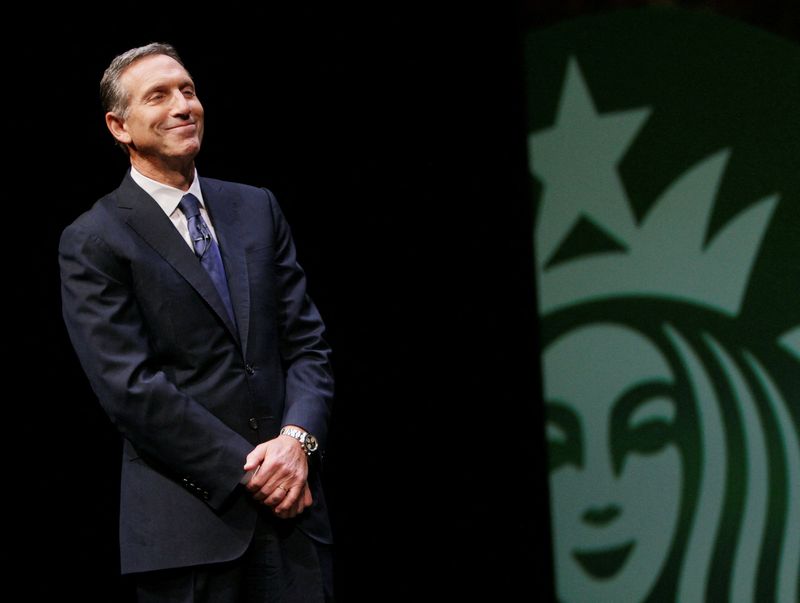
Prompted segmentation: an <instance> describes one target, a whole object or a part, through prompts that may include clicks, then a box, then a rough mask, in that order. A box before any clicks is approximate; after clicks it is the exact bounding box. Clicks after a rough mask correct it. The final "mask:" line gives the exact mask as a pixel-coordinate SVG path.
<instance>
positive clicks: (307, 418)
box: [265, 189, 334, 451]
mask: <svg viewBox="0 0 800 603" xmlns="http://www.w3.org/2000/svg"><path fill="white" fill-rule="evenodd" d="M265 191H266V193H267V195H268V197H269V200H270V204H271V208H272V215H273V224H274V225H275V233H274V236H275V244H276V251H275V263H276V275H277V279H278V285H279V293H278V308H279V317H278V321H279V329H280V341H281V349H280V353H281V358H282V360H283V363H284V367H285V368H284V370H285V373H286V402H285V407H284V415H283V424H284V425H298V426H300V427H302V428H304V429H305V430H306V431H308V432H309V433H312V434H313V435H314V437H316V438H317V440H318V441H319V444H320V450H322V451H324V449H325V446H326V443H327V437H328V421H329V418H330V413H331V405H332V402H333V389H334V388H333V372H332V368H331V364H330V352H331V350H330V346H329V345H328V343H327V342H326V341H325V339H324V338H323V335H324V332H325V324H324V323H323V321H322V317H321V316H320V314H319V311H318V310H317V308H316V306H315V305H314V303H313V302H312V301H311V298H310V297H309V296H308V293H307V291H306V277H305V273H304V272H303V269H302V268H301V267H300V265H299V264H298V263H297V253H296V250H295V246H294V241H293V240H292V234H291V230H290V228H289V225H288V224H287V222H286V218H285V217H284V216H283V213H282V212H281V210H280V207H279V206H278V204H277V202H276V200H275V197H274V196H273V195H272V193H270V192H269V191H268V190H266V189H265Z"/></svg>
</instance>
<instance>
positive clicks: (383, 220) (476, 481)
mask: <svg viewBox="0 0 800 603" xmlns="http://www.w3.org/2000/svg"><path fill="white" fill-rule="evenodd" d="M282 4H286V3H282ZM376 4H377V3H376ZM430 4H433V3H430ZM461 4H462V3H458V4H456V3H454V4H453V6H451V7H440V8H438V9H434V8H431V6H430V5H428V6H420V7H411V6H409V5H408V4H406V3H395V4H393V5H386V4H385V3H380V7H376V6H373V7H372V8H363V7H359V8H358V9H356V8H355V7H350V8H348V7H343V6H341V5H340V6H335V7H332V6H327V7H315V6H312V5H310V4H301V5H299V6H296V7H293V8H286V7H281V8H276V7H273V6H272V3H264V4H263V5H239V4H237V3H233V2H228V3H220V4H218V5H217V6H216V8H215V9H214V11H213V12H209V11H207V10H202V11H200V12H199V13H192V12H190V11H192V10H194V11H197V10H198V9H197V8H196V7H193V6H180V7H167V6H164V5H156V4H152V5H151V4H144V3H143V4H136V5H130V6H127V7H126V8H125V9H124V10H120V11H117V14H109V11H108V10H106V11H100V12H91V13H89V12H87V13H86V14H81V13H79V12H76V9H74V8H69V9H66V8H64V9H60V10H55V11H54V10H49V11H46V14H41V15H39V14H33V13H31V14H30V16H29V18H28V19H22V20H20V22H19V25H18V26H19V27H20V28H21V29H22V30H23V33H24V34H27V36H28V37H27V39H28V40H29V42H27V43H25V44H21V45H18V46H16V47H14V48H12V49H8V50H7V51H6V53H5V55H6V59H7V61H6V62H7V64H8V65H9V66H10V67H11V69H10V70H6V74H5V75H6V80H7V82H8V88H7V92H6V94H7V96H6V98H5V100H4V101H3V106H4V113H5V115H6V125H7V131H9V132H10V133H11V135H12V136H11V138H10V140H6V145H7V146H13V155H14V157H15V158H17V159H16V160H15V161H14V162H12V163H11V164H10V166H9V165H7V166H6V170H5V171H6V179H7V180H10V181H12V183H13V184H14V185H15V186H14V187H13V190H14V192H15V194H14V195H11V196H10V197H9V198H8V199H7V202H8V203H10V204H11V205H12V208H14V212H13V217H14V220H15V222H16V223H19V224H22V225H23V226H22V227H21V228H20V230H19V232H17V236H23V237H30V236H32V235H31V234H30V233H31V232H36V233H38V234H37V238H36V242H35V243H34V244H32V245H29V246H28V247H30V248H32V249H33V251H32V252H30V253H26V254H25V255H24V256H23V257H20V256H19V254H16V253H14V252H13V251H12V254H11V255H10V256H9V255H7V257H10V258H11V259H14V260H15V261H14V262H13V263H14V264H15V265H17V266H20V265H21V266H22V268H23V271H22V272H23V274H22V275H21V276H22V277H21V278H19V279H17V280H15V281H14V282H15V286H13V287H10V288H9V289H8V291H9V293H10V295H11V297H12V301H14V302H16V303H17V304H19V305H20V306H21V308H20V309H21V311H19V310H16V309H15V310H13V311H11V312H9V315H10V317H11V320H10V321H9V322H10V323H11V325H10V328H9V329H8V331H7V333H8V337H9V340H10V341H15V340H16V339H17V338H21V339H22V341H23V343H24V347H23V348H22V351H21V353H18V354H17V353H16V349H17V348H9V349H10V350H11V351H14V352H15V356H16V359H17V360H18V362H15V363H14V364H12V367H13V370H12V372H11V374H9V375H8V378H9V379H10V382H12V383H16V382H20V383H24V384H26V387H25V389H23V390H22V393H17V394H13V395H12V394H10V393H9V394H7V396H6V397H7V406H8V407H9V409H10V411H9V414H8V415H7V416H8V417H9V422H8V423H7V424H6V430H5V431H6V434H7V438H6V440H7V441H9V440H11V441H14V442H23V444H22V445H21V446H20V445H19V444H17V445H14V446H13V447H12V449H11V450H12V452H11V454H6V462H7V465H8V466H9V468H10V470H9V471H6V476H7V477H6V484H7V486H8V488H9V489H8V490H7V497H6V499H7V502H9V503H10V504H11V505H12V513H11V515H10V516H9V517H11V524H12V525H10V526H9V532H10V533H12V534H13V535H15V536H20V538H18V539H17V538H15V539H14V540H13V542H14V544H9V545H8V547H7V550H6V556H7V559H6V562H10V564H11V567H12V568H13V572H12V574H11V577H12V581H19V582H20V584H23V585H25V586H26V587H27V588H32V589H33V592H34V594H35V595H36V596H35V597H34V598H33V599H30V600H38V598H42V600H43V597H45V596H67V597H70V598H76V599H77V600H80V601H90V600H102V601H127V600H128V595H127V592H128V585H127V583H126V582H125V581H124V580H120V579H119V577H118V571H119V567H118V552H117V544H118V543H117V540H116V530H117V504H118V498H117V497H118V493H117V488H118V459H119V455H118V450H119V441H118V437H117V436H116V434H115V431H114V430H113V428H112V427H111V425H110V423H109V421H108V420H107V419H106V417H105V415H104V414H103V413H102V411H101V410H100V407H99V405H98V404H97V402H96V401H95V399H94V397H93V395H92V393H91V391H90V389H89V387H88V383H87V381H86V379H85V377H84V376H83V374H82V372H81V370H80V368H79V366H78V364H77V360H76V358H75V356H74V354H73V352H72V350H71V347H70V346H69V343H68V341H67V338H66V334H65V331H64V328H63V325H62V322H61V316H60V306H59V304H60V299H59V290H58V287H59V283H58V267H57V257H56V249H57V243H58V237H59V234H60V232H61V230H62V229H63V228H64V226H66V225H67V224H68V223H69V222H71V221H72V220H73V219H74V218H75V217H76V216H77V215H78V214H79V213H81V212H82V211H84V210H85V209H87V208H88V207H89V206H90V205H91V204H92V203H93V202H94V201H95V200H96V199H97V198H99V197H100V196H102V195H103V194H105V193H107V192H109V191H110V190H112V189H113V188H115V187H116V186H117V185H118V183H119V181H120V180H121V178H122V176H123V174H124V172H125V169H126V158H125V157H124V156H123V154H122V153H121V152H119V151H118V150H116V149H115V147H114V146H113V144H112V141H111V137H110V135H109V134H108V133H107V132H106V130H105V126H104V123H103V119H102V110H101V107H100V103H99V100H98V94H97V84H98V82H99V79H100V76H101V75H102V72H103V69H104V68H105V67H106V66H107V64H108V63H109V62H110V60H111V59H112V58H113V57H114V56H115V55H116V54H118V53H120V52H122V51H124V50H127V49H128V48H131V47H133V46H138V45H141V44H145V43H148V42H151V41H167V42H170V43H172V44H174V45H175V46H176V47H177V49H178V51H179V52H180V53H181V55H182V57H183V59H184V61H185V63H186V65H187V67H188V68H189V70H190V71H191V73H192V75H193V76H194V78H195V81H196V83H197V86H198V93H199V96H200V99H201V100H202V102H203V104H204V107H205V110H206V138H205V141H204V149H203V151H202V153H201V154H200V156H199V157H198V160H197V165H198V169H199V171H200V173H201V174H202V175H205V176H210V177H216V178H222V179H228V180H236V181H241V182H246V183H249V184H253V185H258V186H267V187H269V188H271V189H272V190H273V191H274V192H275V193H276V195H277V197H278V200H279V202H280V203H281V205H282V207H283V209H284V212H285V213H286V215H287V217H288V219H289V221H290V224H291V225H292V227H293V230H294V235H295V240H296V243H297V245H298V248H299V258H300V261H301V263H302V265H303V267H304V268H305V269H306V271H307V273H308V278H309V285H310V292H311V295H312V296H313V298H314V300H315V301H316V303H317V305H318V306H319V307H320V310H321V311H322V313H323V316H324V317H325V318H326V321H327V323H328V327H329V335H328V339H329V340H330V342H331V344H332V346H333V348H334V369H335V372H336V377H337V398H336V406H335V413H334V414H335V417H334V423H333V425H332V432H331V441H330V445H329V451H328V456H327V463H326V483H327V492H328V499H329V505H330V507H331V514H332V520H333V525H334V531H335V537H336V541H337V547H336V571H337V574H336V579H337V583H336V588H337V595H338V597H339V599H340V600H342V601H360V600H367V599H370V600H371V599H377V600H383V599H390V600H427V599H432V598H433V597H434V596H439V597H442V598H443V599H444V600H447V601H454V600H462V599H467V598H469V600H474V599H486V600H502V599H505V598H506V597H510V596H513V595H517V596H522V597H523V599H526V600H532V599H549V598H551V592H552V590H551V589H552V587H551V579H550V575H551V574H550V571H551V570H550V563H551V562H550V558H549V549H550V545H549V532H548V526H547V492H546V473H545V462H544V445H543V438H542V420H541V413H540V410H539V409H540V404H538V403H537V400H538V396H539V393H538V392H539V377H538V358H537V355H536V320H535V316H536V313H535V295H534V289H533V286H534V284H533V261H532V260H533V258H532V243H531V235H532V224H533V207H532V205H531V202H530V196H529V193H528V186H529V180H528V176H527V158H526V154H525V148H526V132H525V102H524V98H523V95H522V82H523V78H522V73H523V66H522V63H521V59H522V36H523V34H524V32H525V31H527V30H528V28H530V27H537V26H545V25H549V24H552V23H555V22H557V21H559V20H561V19H563V18H567V17H570V16H575V15H578V14H583V13H586V12H593V11H598V10H608V9H609V8H613V7H619V6H639V5H642V4H646V2H599V1H598V2H587V1H584V2H579V1H571V2H556V1H553V2H534V1H533V0H529V1H527V2H517V3H513V2H509V3H501V2H491V3H484V4H481V3H477V4H471V5H470V7H469V8H467V7H465V6H462V5H461ZM662 4H663V3H662ZM680 4H681V5H682V6H684V7H688V8H693V9H696V10H712V11H715V12H719V13H721V14H727V15H730V16H733V17H735V18H738V19H742V20H744V21H747V22H750V23H753V24H756V25H759V26H761V27H764V28H766V29H768V30H770V31H773V32H774V33H777V34H778V35H782V36H784V37H787V38H790V39H794V40H797V39H800V33H799V31H798V19H797V17H798V12H797V8H795V7H791V6H790V4H791V3H790V2H788V1H787V2H777V1H773V2H765V1H760V2H756V1H752V2H744V1H728V2H683V3H680ZM43 12H44V11H43ZM90 19H91V20H92V22H93V24H92V25H90V24H89V20H90ZM97 23H101V24H102V25H98V24H97ZM9 26H12V25H11V24H9ZM17 70H19V73H18V72H17ZM798 75H799V76H800V74H798ZM53 190H57V191H58V193H57V194H53V192H52V191H53ZM41 207H46V208H47V211H46V213H44V215H43V214H42V213H41V212H40V211H39V210H38V209H37V208H41ZM17 212H19V215H17ZM26 248H27V247H26ZM27 384H32V385H30V386H29V385H27ZM10 391H15V390H14V389H12V390H10ZM17 413H21V414H19V415H17ZM17 566H19V571H17V570H16V568H17Z"/></svg>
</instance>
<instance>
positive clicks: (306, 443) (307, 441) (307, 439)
mask: <svg viewBox="0 0 800 603" xmlns="http://www.w3.org/2000/svg"><path fill="white" fill-rule="evenodd" d="M281 435H287V436H289V437H290V438H294V439H295V440H297V441H298V442H300V445H301V446H302V447H303V452H305V453H306V455H308V456H311V453H312V452H315V451H316V450H317V448H319V442H317V438H315V437H314V436H313V435H311V434H310V433H308V432H307V431H303V430H302V429H296V428H294V427H284V428H282V429H281Z"/></svg>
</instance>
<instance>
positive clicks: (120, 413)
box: [59, 224, 252, 508]
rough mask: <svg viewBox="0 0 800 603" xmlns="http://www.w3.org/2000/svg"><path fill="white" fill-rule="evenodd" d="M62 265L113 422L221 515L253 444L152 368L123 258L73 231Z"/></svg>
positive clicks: (72, 315)
mask: <svg viewBox="0 0 800 603" xmlns="http://www.w3.org/2000/svg"><path fill="white" fill-rule="evenodd" d="M59 263H60V269H61V296H62V312H63V316H64V321H65V324H66V327H67V331H68V332H69V336H70V339H71V340H72V344H73V346H74V348H75V351H76V352H77V355H78V358H79V360H80V363H81V366H82V367H83V370H84V371H85V372H86V375H87V377H88V378H89V382H90V384H91V386H92V389H93V390H94V392H95V394H96V395H97V397H98V399H99V401H100V403H101V405H102V406H103V408H104V410H105V411H106V413H107V414H108V416H109V417H110V419H111V421H112V422H113V423H114V424H115V425H116V427H117V428H118V429H119V431H120V432H121V433H122V435H123V436H124V437H125V438H127V439H128V440H130V442H131V443H133V445H134V446H135V447H136V449H137V451H139V452H140V453H141V454H142V455H143V456H146V458H148V459H154V460H155V461H156V462H157V463H159V464H160V465H163V466H164V467H165V468H166V469H167V470H168V471H169V472H170V473H172V474H174V475H173V476H174V478H175V479H178V480H180V479H183V481H184V482H185V483H186V484H187V485H189V484H191V486H192V490H193V491H194V493H195V494H199V495H200V496H201V497H202V498H204V499H205V500H206V502H207V503H208V504H209V505H210V506H212V507H214V508H219V507H220V506H221V505H222V504H223V503H224V502H225V500H226V499H227V498H228V496H229V495H230V494H231V493H232V491H233V490H234V489H235V487H236V485H237V484H238V483H239V481H240V479H241V478H242V475H243V473H244V471H243V469H242V466H243V464H244V461H245V457H246V456H247V454H248V453H249V452H250V451H251V450H252V445H250V444H249V442H247V440H246V439H245V438H243V437H242V436H240V435H239V434H238V433H236V432H235V431H234V430H232V429H231V428H230V427H228V426H227V425H226V424H225V423H223V422H222V421H221V420H220V419H219V418H217V417H216V416H215V415H214V414H212V413H211V412H210V411H209V410H208V409H206V408H205V407H204V406H203V405H201V404H200V403H198V402H196V401H195V400H193V399H192V398H190V397H189V396H187V395H186V394H184V393H183V392H182V391H181V390H180V389H178V388H177V387H176V386H175V385H174V384H173V383H172V382H170V381H169V380H168V379H167V377H166V375H165V373H164V372H163V371H162V370H160V367H159V366H157V364H156V363H155V362H154V354H153V352H152V350H151V347H150V345H149V342H148V334H147V330H146V328H145V324H144V322H143V319H142V317H141V314H140V311H139V309H138V306H137V302H136V299H135V295H134V291H133V287H132V282H131V281H132V279H131V275H130V270H129V269H127V268H126V267H125V264H126V260H125V259H124V258H121V257H119V256H118V255H115V253H114V252H113V250H112V249H111V248H110V246H109V245H108V244H107V243H106V242H105V241H104V240H102V238H101V237H99V236H98V235H97V234H95V233H93V232H88V231H87V230H84V229H82V228H81V227H79V226H76V225H75V224H73V225H72V226H70V227H68V228H67V229H66V230H65V231H64V232H63V234H62V236H61V241H60V244H59ZM195 483H196V484H198V486H195Z"/></svg>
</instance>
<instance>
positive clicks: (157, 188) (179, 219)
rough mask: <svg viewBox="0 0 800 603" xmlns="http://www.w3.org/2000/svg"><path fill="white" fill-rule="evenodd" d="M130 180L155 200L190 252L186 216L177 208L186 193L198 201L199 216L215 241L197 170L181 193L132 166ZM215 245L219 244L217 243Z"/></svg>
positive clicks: (191, 246)
mask: <svg viewBox="0 0 800 603" xmlns="http://www.w3.org/2000/svg"><path fill="white" fill-rule="evenodd" d="M131 178H133V181H134V182H135V183H136V184H138V185H139V186H140V187H142V188H143V189H144V192H146V193H147V194H148V195H150V196H151V197H152V198H153V199H155V200H156V203H158V206H159V207H160V208H161V209H163V210H164V213H165V214H167V216H168V217H169V219H170V220H171V221H172V223H173V224H174V225H175V228H177V229H178V232H179V233H181V236H182V237H183V240H184V241H186V244H187V245H188V246H189V247H190V248H191V249H192V251H194V245H192V238H191V237H190V236H189V225H188V224H187V223H186V216H184V215H183V212H182V211H181V210H180V208H179V207H178V204H179V203H180V202H181V199H182V198H183V196H184V195H185V194H186V193H192V194H193V195H194V196H195V197H197V200H198V201H200V215H201V216H202V217H203V220H205V222H206V224H208V228H209V230H211V236H212V237H214V240H215V241H216V240H217V233H216V232H215V231H214V225H213V224H212V223H211V219H210V218H209V216H208V212H207V211H206V206H205V203H204V202H203V193H202V191H201V190H200V180H199V179H198V177H197V168H195V170H194V179H193V180H192V185H191V186H190V187H189V190H188V191H182V190H180V189H178V188H175V187H172V186H169V185H168V184H164V183H162V182H156V181H155V180H153V179H152V178H148V177H147V176H145V175H144V174H142V173H141V172H140V171H138V170H137V169H136V168H135V167H133V166H131ZM217 244H219V242H218V243H217Z"/></svg>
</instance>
